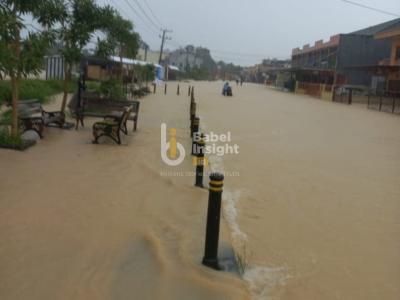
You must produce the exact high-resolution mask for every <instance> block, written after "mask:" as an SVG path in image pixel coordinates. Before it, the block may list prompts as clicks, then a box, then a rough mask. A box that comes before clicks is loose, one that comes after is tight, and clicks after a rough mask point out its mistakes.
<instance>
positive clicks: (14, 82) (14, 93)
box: [11, 25, 21, 137]
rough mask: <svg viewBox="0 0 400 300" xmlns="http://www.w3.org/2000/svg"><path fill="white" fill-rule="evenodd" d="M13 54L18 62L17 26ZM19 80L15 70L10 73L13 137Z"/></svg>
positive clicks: (18, 35) (15, 134) (19, 47)
mask: <svg viewBox="0 0 400 300" xmlns="http://www.w3.org/2000/svg"><path fill="white" fill-rule="evenodd" d="M14 53H15V57H16V59H17V61H18V62H19V60H20V55H21V43H20V30H19V27H18V25H16V26H15V42H14ZM19 79H20V71H19V70H16V71H14V72H12V73H11V94H12V119H11V120H12V122H11V135H12V136H14V137H16V136H17V135H18V100H19Z"/></svg>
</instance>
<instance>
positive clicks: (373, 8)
mask: <svg viewBox="0 0 400 300" xmlns="http://www.w3.org/2000/svg"><path fill="white" fill-rule="evenodd" d="M341 1H342V2H345V3H348V4H352V5H355V6H359V7H362V8H366V9H369V10H373V11H376V12H379V13H382V14H386V15H389V16H393V17H400V15H398V14H394V13H391V12H388V11H385V10H382V9H379V8H375V7H372V6H368V5H365V4H361V3H358V2H354V1H350V0H341Z"/></svg>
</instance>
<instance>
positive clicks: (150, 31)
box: [111, 0, 158, 36]
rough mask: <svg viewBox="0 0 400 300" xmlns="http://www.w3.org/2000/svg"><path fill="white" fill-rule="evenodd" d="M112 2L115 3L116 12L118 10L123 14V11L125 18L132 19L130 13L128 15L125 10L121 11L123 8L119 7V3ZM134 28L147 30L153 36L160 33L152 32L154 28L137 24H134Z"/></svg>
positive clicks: (113, 0)
mask: <svg viewBox="0 0 400 300" xmlns="http://www.w3.org/2000/svg"><path fill="white" fill-rule="evenodd" d="M111 2H112V3H114V6H115V8H116V10H117V11H118V12H119V13H121V11H122V12H123V13H121V14H124V13H125V16H126V17H127V18H128V19H131V17H130V16H129V15H128V13H127V12H126V11H125V10H124V9H121V6H119V5H118V4H117V2H115V0H111ZM134 26H135V27H139V28H142V29H143V30H146V31H147V32H148V33H150V34H151V35H156V36H158V33H157V32H154V31H152V30H153V29H152V28H149V27H146V26H139V25H138V23H137V22H134Z"/></svg>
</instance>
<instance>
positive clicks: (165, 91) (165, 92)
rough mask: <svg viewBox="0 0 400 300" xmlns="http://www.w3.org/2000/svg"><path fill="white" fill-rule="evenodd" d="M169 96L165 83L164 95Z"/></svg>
mask: <svg viewBox="0 0 400 300" xmlns="http://www.w3.org/2000/svg"><path fill="white" fill-rule="evenodd" d="M166 94H167V83H165V87H164V95H166Z"/></svg>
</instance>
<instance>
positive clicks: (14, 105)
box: [11, 74, 19, 137]
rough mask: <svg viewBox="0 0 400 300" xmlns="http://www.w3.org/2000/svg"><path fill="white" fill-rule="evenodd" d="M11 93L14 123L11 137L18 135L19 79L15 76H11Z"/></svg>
mask: <svg viewBox="0 0 400 300" xmlns="http://www.w3.org/2000/svg"><path fill="white" fill-rule="evenodd" d="M11 93H12V123H11V135H12V136H14V137H15V136H17V135H18V98H19V95H18V94H19V93H18V79H17V77H16V76H15V74H12V75H11Z"/></svg>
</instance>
